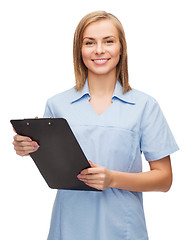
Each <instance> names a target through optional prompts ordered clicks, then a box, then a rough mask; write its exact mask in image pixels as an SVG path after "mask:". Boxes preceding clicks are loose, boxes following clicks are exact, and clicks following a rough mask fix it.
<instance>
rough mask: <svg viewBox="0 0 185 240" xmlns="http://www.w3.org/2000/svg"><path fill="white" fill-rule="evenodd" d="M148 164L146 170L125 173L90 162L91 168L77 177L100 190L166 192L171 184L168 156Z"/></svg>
mask: <svg viewBox="0 0 185 240" xmlns="http://www.w3.org/2000/svg"><path fill="white" fill-rule="evenodd" d="M149 164H150V171H148V172H141V173H127V172H118V171H112V170H108V169H106V168H105V167H102V166H98V165H93V164H92V163H91V166H92V168H88V169H85V170H83V171H82V172H81V173H80V174H79V175H78V178H79V179H80V180H81V181H84V182H85V183H86V184H87V185H89V186H91V187H94V188H97V189H101V190H104V189H106V188H107V187H112V188H118V189H124V190H128V191H137V192H146V191H162V192H167V191H168V190H169V189H170V187H171V184H172V169H171V162H170V156H167V157H165V158H162V159H160V160H157V161H153V162H149Z"/></svg>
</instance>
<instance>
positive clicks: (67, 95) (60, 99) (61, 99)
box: [47, 87, 76, 105]
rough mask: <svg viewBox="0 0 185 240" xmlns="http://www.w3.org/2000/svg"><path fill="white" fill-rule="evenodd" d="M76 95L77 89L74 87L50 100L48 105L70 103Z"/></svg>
mask: <svg viewBox="0 0 185 240" xmlns="http://www.w3.org/2000/svg"><path fill="white" fill-rule="evenodd" d="M75 94H76V90H75V87H72V88H70V89H68V90H65V91H63V92H61V93H58V94H56V95H54V96H52V97H50V98H49V99H48V101H47V102H48V104H52V105H53V104H57V103H64V104H65V103H69V102H70V101H72V99H73V97H74V96H75Z"/></svg>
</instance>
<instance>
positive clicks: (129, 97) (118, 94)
mask: <svg viewBox="0 0 185 240" xmlns="http://www.w3.org/2000/svg"><path fill="white" fill-rule="evenodd" d="M122 91H123V87H122V85H121V83H120V82H119V80H117V82H116V85H115V89H114V92H113V95H112V100H113V101H114V100H115V99H119V100H120V101H122V102H125V103H129V104H135V101H134V99H133V94H132V90H130V91H128V92H126V93H124V94H123V93H122ZM85 96H86V97H87V96H88V97H89V98H90V97H91V96H90V92H89V86H88V79H86V81H85V84H84V86H83V88H82V89H81V90H80V91H76V90H75V95H74V97H73V98H72V101H71V103H74V102H76V101H78V100H80V99H82V98H83V97H85Z"/></svg>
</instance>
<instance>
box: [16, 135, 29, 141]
mask: <svg viewBox="0 0 185 240" xmlns="http://www.w3.org/2000/svg"><path fill="white" fill-rule="evenodd" d="M14 141H17V142H23V141H25V142H31V141H32V140H31V138H29V137H26V136H21V135H18V134H17V135H15V136H14Z"/></svg>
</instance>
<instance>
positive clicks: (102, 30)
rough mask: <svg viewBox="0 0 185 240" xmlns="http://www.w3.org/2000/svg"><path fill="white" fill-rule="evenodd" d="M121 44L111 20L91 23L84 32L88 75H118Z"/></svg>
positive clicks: (84, 56) (83, 45) (83, 46)
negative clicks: (117, 67)
mask: <svg viewBox="0 0 185 240" xmlns="http://www.w3.org/2000/svg"><path fill="white" fill-rule="evenodd" d="M120 49H121V44H120V41H119V36H118V31H117V29H116V27H115V26H114V24H113V23H112V22H111V21H110V20H100V21H97V22H94V23H91V24H89V25H88V26H87V27H86V29H85V31H84V33H83V43H82V59H83V62H84V64H85V66H86V67H87V69H88V75H89V74H91V75H107V74H113V75H114V76H116V66H117V64H118V62H119V59H120Z"/></svg>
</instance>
